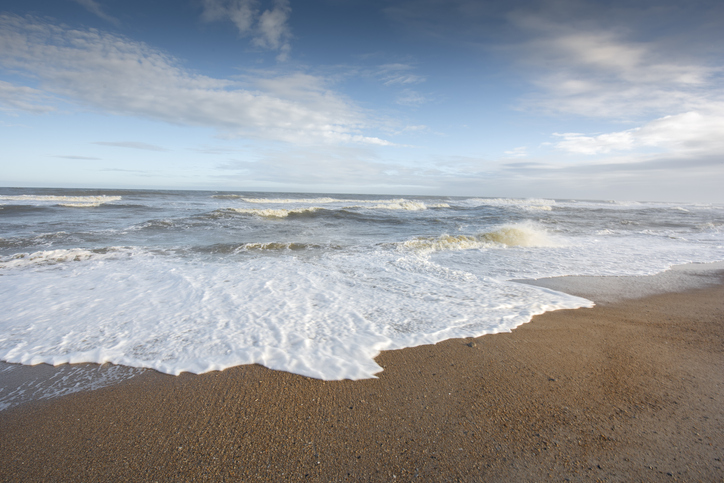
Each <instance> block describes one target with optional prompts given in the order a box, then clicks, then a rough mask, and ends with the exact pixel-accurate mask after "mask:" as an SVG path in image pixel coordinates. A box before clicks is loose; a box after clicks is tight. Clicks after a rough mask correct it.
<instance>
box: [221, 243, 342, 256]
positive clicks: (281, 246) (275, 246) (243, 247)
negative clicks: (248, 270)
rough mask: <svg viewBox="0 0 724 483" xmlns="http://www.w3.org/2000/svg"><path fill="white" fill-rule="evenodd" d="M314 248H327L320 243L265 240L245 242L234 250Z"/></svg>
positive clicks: (276, 250) (238, 251)
mask: <svg viewBox="0 0 724 483" xmlns="http://www.w3.org/2000/svg"><path fill="white" fill-rule="evenodd" d="M315 248H328V247H325V246H322V245H318V244H314V243H295V242H288V243H282V242H267V243H245V244H243V245H241V246H240V247H237V248H236V249H235V250H234V252H235V253H240V252H251V251H270V252H280V251H288V250H289V251H301V250H312V249H315Z"/></svg>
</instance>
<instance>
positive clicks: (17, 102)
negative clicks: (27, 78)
mask: <svg viewBox="0 0 724 483" xmlns="http://www.w3.org/2000/svg"><path fill="white" fill-rule="evenodd" d="M48 100H50V98H49V96H47V95H45V94H44V93H43V91H40V90H38V89H33V88H32V87H26V86H16V85H13V84H11V83H9V82H5V81H0V111H9V112H13V111H26V112H32V113H34V114H42V113H44V112H50V111H54V110H55V107H53V106H51V105H49V104H48V103H47V101H48Z"/></svg>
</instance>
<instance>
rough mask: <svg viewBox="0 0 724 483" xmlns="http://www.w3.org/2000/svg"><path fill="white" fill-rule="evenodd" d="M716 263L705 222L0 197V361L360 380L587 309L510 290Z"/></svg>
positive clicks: (691, 216) (381, 206) (718, 216)
mask: <svg viewBox="0 0 724 483" xmlns="http://www.w3.org/2000/svg"><path fill="white" fill-rule="evenodd" d="M717 260H724V206H721V205H711V204H682V203H678V204H670V203H616V202H610V201H573V200H547V199H494V198H458V197H417V196H370V195H332V194H320V195H311V194H294V193H228V192H200V191H100V190H59V189H8V188H5V189H0V300H1V301H0V304H1V308H2V311H1V312H0V360H3V361H6V362H12V363H21V364H38V363H49V364H56V365H57V364H62V363H76V362H94V363H99V364H102V363H105V362H110V363H113V364H119V365H124V366H130V367H139V368H140V367H144V368H152V369H156V370H159V371H162V372H166V373H169V374H179V373H181V372H184V371H188V372H193V373H202V372H207V371H212V370H220V369H224V368H227V367H230V366H235V365H239V364H250V363H258V364H261V365H264V366H266V367H269V368H272V369H279V370H284V371H289V372H294V373H298V374H303V375H306V376H310V377H315V378H321V379H330V380H331V379H361V378H370V377H374V374H375V373H377V372H379V371H380V370H381V368H380V367H379V366H378V365H377V364H376V363H375V361H374V357H375V356H376V355H377V354H378V353H379V352H380V351H381V350H388V349H399V348H404V347H411V346H416V345H420V344H428V343H435V342H439V341H441V340H444V339H448V338H453V337H471V336H480V335H483V334H493V333H498V332H507V331H510V330H512V329H513V328H515V327H517V326H519V325H521V324H523V323H525V322H528V321H529V320H530V319H531V317H532V316H533V315H535V314H540V313H542V312H545V311H549V310H557V309H564V308H578V307H588V306H591V305H592V303H591V302H590V301H588V300H586V299H582V298H578V297H574V296H571V295H567V294H564V293H560V292H556V291H553V290H550V289H546V288H542V287H537V286H532V285H526V284H520V283H515V282H513V281H512V280H514V279H532V278H541V277H552V276H561V275H594V276H601V275H646V274H653V273H657V272H660V271H662V270H666V269H667V268H669V267H671V266H672V265H675V264H681V263H687V262H711V261H717Z"/></svg>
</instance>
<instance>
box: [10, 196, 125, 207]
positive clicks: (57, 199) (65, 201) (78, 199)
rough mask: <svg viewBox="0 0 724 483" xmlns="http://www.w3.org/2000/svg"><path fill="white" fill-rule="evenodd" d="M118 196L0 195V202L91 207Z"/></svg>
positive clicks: (108, 201)
mask: <svg viewBox="0 0 724 483" xmlns="http://www.w3.org/2000/svg"><path fill="white" fill-rule="evenodd" d="M121 199H122V198H121V197H120V196H106V195H100V196H55V195H0V204H1V203H2V202H3V201H5V202H11V203H14V204H24V203H31V204H36V203H53V204H57V205H58V206H65V207H69V208H92V207H95V206H100V205H102V204H105V203H111V202H113V201H120V200H121Z"/></svg>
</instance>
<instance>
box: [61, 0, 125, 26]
mask: <svg viewBox="0 0 724 483" xmlns="http://www.w3.org/2000/svg"><path fill="white" fill-rule="evenodd" d="M73 1H74V2H76V3H78V4H80V5H82V6H83V7H85V9H86V10H88V11H89V12H90V13H92V14H94V15H97V16H98V17H100V18H102V19H103V20H106V21H108V22H110V23H112V24H114V25H118V24H119V23H120V22H119V21H118V19H117V18H115V17H112V16H111V15H108V14H107V13H106V12H105V11H104V10H103V7H101V6H100V4H99V3H98V2H96V1H95V0H73Z"/></svg>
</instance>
